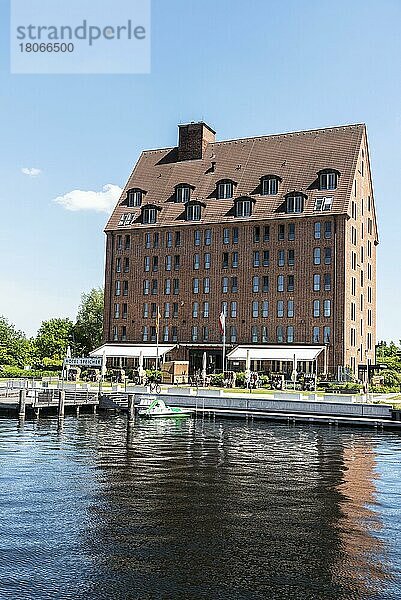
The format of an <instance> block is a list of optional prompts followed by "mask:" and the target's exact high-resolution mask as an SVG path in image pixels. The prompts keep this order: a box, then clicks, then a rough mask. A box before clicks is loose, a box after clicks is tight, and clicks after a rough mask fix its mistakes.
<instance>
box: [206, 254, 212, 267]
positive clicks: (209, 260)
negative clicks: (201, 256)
mask: <svg viewBox="0 0 401 600" xmlns="http://www.w3.org/2000/svg"><path fill="white" fill-rule="evenodd" d="M210 264H211V255H210V254H209V252H206V254H205V269H210Z"/></svg>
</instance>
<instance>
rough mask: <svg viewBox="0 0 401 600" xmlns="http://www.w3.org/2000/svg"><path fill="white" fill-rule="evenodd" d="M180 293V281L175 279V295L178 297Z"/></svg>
mask: <svg viewBox="0 0 401 600" xmlns="http://www.w3.org/2000/svg"><path fill="white" fill-rule="evenodd" d="M179 293H180V280H179V279H173V294H175V295H176V296H177V295H178V294H179Z"/></svg>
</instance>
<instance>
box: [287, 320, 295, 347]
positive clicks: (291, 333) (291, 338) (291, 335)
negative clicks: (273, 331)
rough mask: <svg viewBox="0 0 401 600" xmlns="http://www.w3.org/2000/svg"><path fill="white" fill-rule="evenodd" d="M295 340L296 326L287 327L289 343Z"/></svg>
mask: <svg viewBox="0 0 401 600" xmlns="http://www.w3.org/2000/svg"><path fill="white" fill-rule="evenodd" d="M293 341H294V328H293V326H292V325H288V327H287V344H292V343H293Z"/></svg>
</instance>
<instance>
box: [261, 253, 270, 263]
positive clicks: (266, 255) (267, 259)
mask: <svg viewBox="0 0 401 600" xmlns="http://www.w3.org/2000/svg"><path fill="white" fill-rule="evenodd" d="M269 262H270V252H269V250H263V266H264V267H268V266H269Z"/></svg>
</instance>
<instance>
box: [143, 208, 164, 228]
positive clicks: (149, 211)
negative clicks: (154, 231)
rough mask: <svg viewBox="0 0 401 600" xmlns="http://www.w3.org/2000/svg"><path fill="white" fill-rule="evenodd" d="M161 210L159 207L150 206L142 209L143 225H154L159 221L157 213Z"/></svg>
mask: <svg viewBox="0 0 401 600" xmlns="http://www.w3.org/2000/svg"><path fill="white" fill-rule="evenodd" d="M158 210H161V209H160V207H159V206H155V205H154V204H148V205H147V206H144V207H143V208H142V224H143V225H152V224H153V223H156V221H157V211H158Z"/></svg>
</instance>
